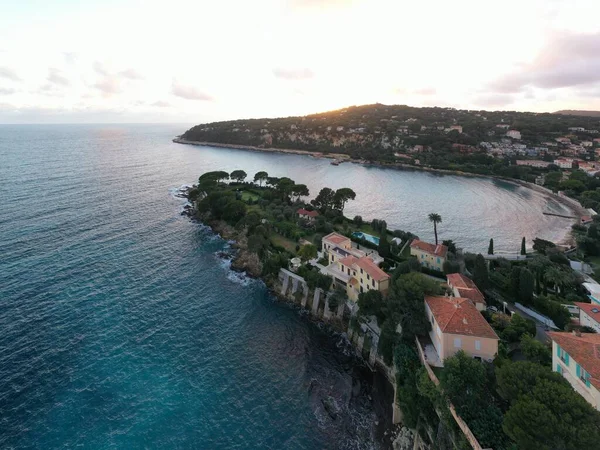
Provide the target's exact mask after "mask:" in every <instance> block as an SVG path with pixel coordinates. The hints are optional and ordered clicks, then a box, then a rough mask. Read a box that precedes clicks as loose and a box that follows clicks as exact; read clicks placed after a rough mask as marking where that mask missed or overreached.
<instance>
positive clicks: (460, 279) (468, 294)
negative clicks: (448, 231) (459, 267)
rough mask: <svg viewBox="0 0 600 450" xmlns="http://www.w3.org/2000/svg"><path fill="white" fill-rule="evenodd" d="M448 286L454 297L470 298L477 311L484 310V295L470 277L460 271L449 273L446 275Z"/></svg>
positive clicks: (485, 304)
mask: <svg viewBox="0 0 600 450" xmlns="http://www.w3.org/2000/svg"><path fill="white" fill-rule="evenodd" d="M446 280H447V282H448V286H449V287H450V289H452V293H453V294H454V296H455V297H461V298H467V299H469V300H471V302H472V303H473V305H475V308H477V311H483V310H485V308H486V306H487V303H486V302H485V297H484V296H483V294H482V293H481V291H480V290H479V288H478V287H477V286H475V283H474V282H473V280H471V279H470V278H468V277H466V276H464V275H463V274H461V273H450V274H448V275H446Z"/></svg>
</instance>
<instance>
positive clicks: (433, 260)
mask: <svg viewBox="0 0 600 450" xmlns="http://www.w3.org/2000/svg"><path fill="white" fill-rule="evenodd" d="M410 254H411V255H412V256H416V257H417V259H418V260H419V262H420V263H421V265H422V266H423V267H426V268H428V269H434V270H439V271H440V272H442V271H443V269H444V263H445V262H446V255H447V254H448V247H446V246H445V245H443V244H438V245H435V244H430V243H428V242H424V241H421V240H419V239H415V240H413V241H412V242H411V243H410Z"/></svg>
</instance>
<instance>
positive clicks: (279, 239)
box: [271, 233, 297, 254]
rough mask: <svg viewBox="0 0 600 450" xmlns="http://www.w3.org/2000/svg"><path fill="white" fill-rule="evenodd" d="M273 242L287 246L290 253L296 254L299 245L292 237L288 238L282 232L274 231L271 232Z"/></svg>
mask: <svg viewBox="0 0 600 450" xmlns="http://www.w3.org/2000/svg"><path fill="white" fill-rule="evenodd" d="M271 243H273V244H274V245H278V246H280V247H283V248H285V249H286V250H287V251H289V252H290V253H294V254H295V253H296V245H297V244H296V242H294V241H292V240H291V239H288V238H286V237H283V236H282V235H280V234H277V233H272V234H271Z"/></svg>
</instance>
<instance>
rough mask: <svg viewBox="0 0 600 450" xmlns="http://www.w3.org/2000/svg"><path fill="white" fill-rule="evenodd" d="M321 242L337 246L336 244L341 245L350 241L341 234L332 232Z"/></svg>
mask: <svg viewBox="0 0 600 450" xmlns="http://www.w3.org/2000/svg"><path fill="white" fill-rule="evenodd" d="M323 240H324V241H329V242H333V243H334V244H336V245H337V244H341V243H342V242H346V241H349V240H350V239H348V238H347V237H346V236H342V235H341V234H338V233H336V232H333V233H330V234H328V235H327V236H325V237H324V238H323Z"/></svg>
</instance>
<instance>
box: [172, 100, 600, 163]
mask: <svg viewBox="0 0 600 450" xmlns="http://www.w3.org/2000/svg"><path fill="white" fill-rule="evenodd" d="M452 127H454V128H455V129H453V128H452ZM569 127H583V128H585V129H590V128H594V129H599V128H600V120H599V119H597V118H593V117H577V116H572V115H559V114H551V113H543V114H540V113H526V112H525V113H524V112H514V111H467V110H457V109H452V108H437V107H434V108H415V107H410V106H405V105H391V106H389V105H382V104H374V105H364V106H352V107H348V108H344V109H340V110H336V111H329V112H325V113H319V114H311V115H308V116H304V117H286V118H278V119H249V120H248V119H245V120H231V121H225V122H214V123H207V124H202V125H197V126H195V127H193V128H191V129H189V130H187V131H186V132H185V133H184V134H183V135H182V136H181V137H182V138H183V139H186V140H190V141H200V142H214V143H221V144H235V145H251V146H258V147H274V148H290V149H298V150H308V151H316V152H324V153H328V152H335V153H346V154H348V155H350V156H352V157H355V158H357V159H366V160H374V161H393V160H395V159H396V157H395V156H394V153H396V152H399V151H406V150H408V149H414V148H415V146H416V147H417V148H419V146H422V147H423V148H427V149H431V150H433V152H434V153H438V154H442V155H444V154H449V153H452V152H453V151H454V152H455V151H456V150H457V149H461V148H462V149H463V150H465V149H470V148H471V147H473V148H477V147H478V146H479V145H480V144H481V143H482V142H490V141H499V140H501V139H503V138H505V137H506V132H507V130H508V129H516V130H519V131H520V133H521V135H522V140H521V142H528V143H531V144H534V145H537V144H540V143H542V142H544V141H546V140H548V139H553V138H554V137H556V136H560V135H561V134H563V133H566V132H567V131H568V128H569ZM432 164H434V163H433V162H432ZM434 165H435V164H434Z"/></svg>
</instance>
